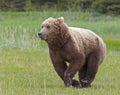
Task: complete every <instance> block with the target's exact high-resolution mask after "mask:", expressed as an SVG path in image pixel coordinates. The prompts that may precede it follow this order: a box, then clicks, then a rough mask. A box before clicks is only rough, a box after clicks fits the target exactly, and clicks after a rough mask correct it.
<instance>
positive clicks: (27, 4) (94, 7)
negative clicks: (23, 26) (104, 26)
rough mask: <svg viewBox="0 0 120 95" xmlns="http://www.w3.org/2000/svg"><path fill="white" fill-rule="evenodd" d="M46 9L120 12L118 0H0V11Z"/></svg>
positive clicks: (119, 1) (119, 0)
mask: <svg viewBox="0 0 120 95" xmlns="http://www.w3.org/2000/svg"><path fill="white" fill-rule="evenodd" d="M47 10H55V11H96V12H100V13H113V14H120V0H0V11H47Z"/></svg>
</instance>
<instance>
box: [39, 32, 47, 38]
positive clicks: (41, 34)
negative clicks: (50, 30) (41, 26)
mask: <svg viewBox="0 0 120 95" xmlns="http://www.w3.org/2000/svg"><path fill="white" fill-rule="evenodd" d="M38 36H39V37H40V38H41V40H46V39H47V36H46V35H45V34H43V33H40V32H39V33H38Z"/></svg>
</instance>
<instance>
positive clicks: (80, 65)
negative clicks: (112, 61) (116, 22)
mask: <svg viewBox="0 0 120 95" xmlns="http://www.w3.org/2000/svg"><path fill="white" fill-rule="evenodd" d="M38 35H39V37H40V38H41V39H42V40H45V41H46V42H47V44H48V47H49V54H50V58H51V60H52V63H53V66H54V68H55V70H56V72H57V74H58V75H59V76H60V77H61V79H62V80H63V81H64V84H65V86H66V87H69V86H71V85H72V86H73V87H89V86H91V83H92V82H93V80H94V78H95V75H96V73H97V71H98V67H99V65H100V64H101V63H102V61H103V59H104V57H105V52H106V46H105V43H104V42H103V40H102V38H100V37H99V36H98V35H97V34H95V33H94V32H92V31H91V30H88V29H83V28H77V27H68V26H67V24H66V23H64V18H63V17H60V18H52V17H50V18H48V19H46V20H45V21H44V22H43V23H42V29H41V31H40V32H39V33H38ZM67 63H69V65H68V64H67ZM77 72H78V75H79V81H77V80H75V79H73V77H74V75H75V74H76V73H77Z"/></svg>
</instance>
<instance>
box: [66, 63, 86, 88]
mask: <svg viewBox="0 0 120 95" xmlns="http://www.w3.org/2000/svg"><path fill="white" fill-rule="evenodd" d="M83 63H84V62H83V61H75V62H72V63H71V64H70V65H69V67H68V68H67V69H66V71H65V73H64V83H65V86H66V87H69V86H71V85H72V86H74V87H80V84H79V82H78V81H76V80H73V77H74V75H75V74H76V73H77V71H79V70H80V68H81V67H82V66H83Z"/></svg>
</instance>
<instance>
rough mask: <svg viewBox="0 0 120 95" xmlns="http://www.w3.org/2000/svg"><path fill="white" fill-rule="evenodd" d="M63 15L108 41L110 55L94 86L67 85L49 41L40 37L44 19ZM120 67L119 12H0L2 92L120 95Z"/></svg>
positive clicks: (11, 94)
mask: <svg viewBox="0 0 120 95" xmlns="http://www.w3.org/2000/svg"><path fill="white" fill-rule="evenodd" d="M60 16H63V17H64V18H65V22H66V23H67V24H68V25H69V26H76V27H82V28H88V29H91V30H93V31H95V32H96V33H97V34H98V35H100V36H101V37H102V38H103V39H104V41H105V43H106V46H107V53H106V58H105V60H104V62H103V64H101V66H100V68H99V71H98V73H97V76H96V78H95V80H94V82H93V83H92V87H90V88H84V89H81V88H80V89H77V88H73V87H70V88H66V87H65V86H64V84H63V82H62V80H61V79H60V78H59V77H58V76H57V74H56V72H55V71H54V68H53V66H52V64H51V61H50V58H49V55H48V48H47V45H46V43H45V42H44V41H41V40H40V39H39V38H38V37H37V33H38V32H39V31H40V29H41V28H40V24H41V23H42V21H44V20H45V19H46V18H48V17H60ZM119 68H120V19H119V16H115V15H102V14H96V13H87V12H86V13H80V12H26V13H25V12H0V95H120V79H119V78H120V74H119V72H120V69H119ZM75 78H77V76H76V77H75Z"/></svg>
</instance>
